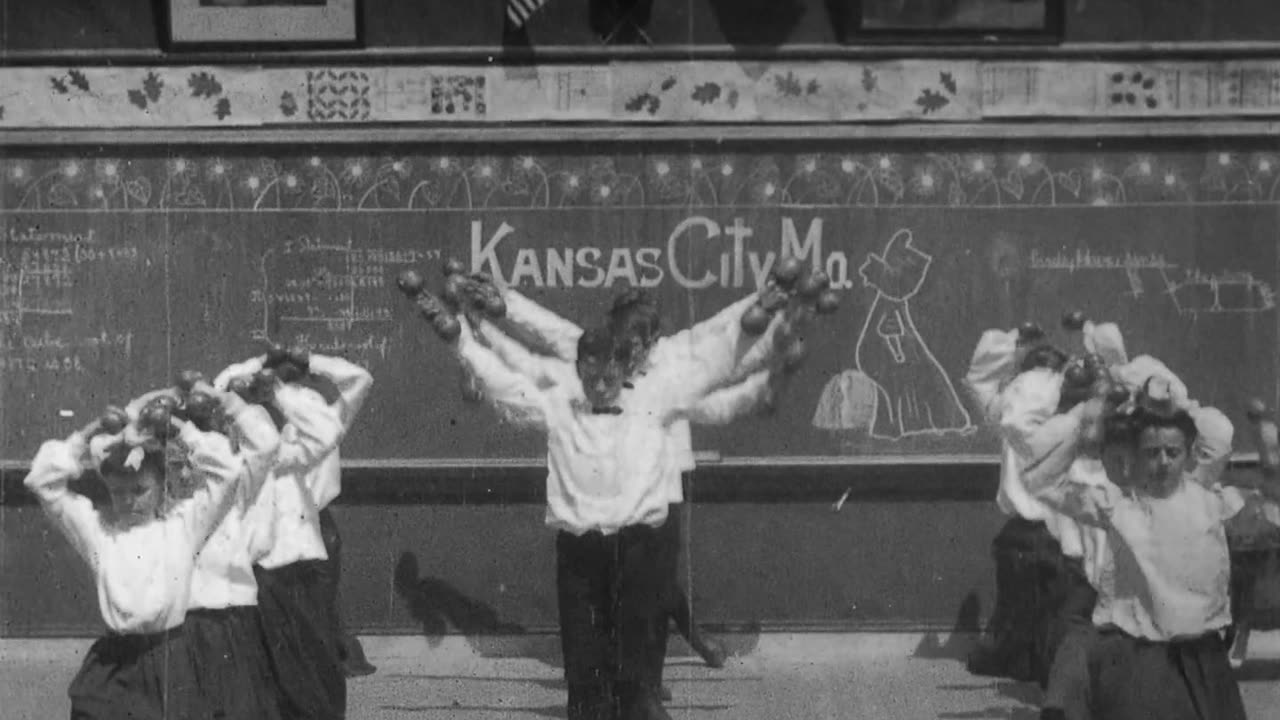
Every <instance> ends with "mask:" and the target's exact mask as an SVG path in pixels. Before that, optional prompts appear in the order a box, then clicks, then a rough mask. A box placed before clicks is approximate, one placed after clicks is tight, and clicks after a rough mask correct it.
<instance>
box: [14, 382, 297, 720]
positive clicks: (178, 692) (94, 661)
mask: <svg viewBox="0 0 1280 720" xmlns="http://www.w3.org/2000/svg"><path fill="white" fill-rule="evenodd" d="M208 392H209V393H210V394H211V395H212V396H213V397H215V398H216V399H217V401H218V402H219V403H220V404H221V405H222V407H223V408H224V409H225V412H226V413H227V415H229V416H230V418H231V422H232V424H233V426H234V428H235V432H236V433H237V434H240V435H244V436H246V437H247V436H249V435H252V437H253V438H254V440H252V441H251V442H250V443H248V444H246V445H245V446H242V448H241V452H240V453H237V452H235V451H233V449H232V446H231V443H230V441H229V440H228V439H227V437H226V436H224V435H222V434H219V433H217V432H206V431H202V430H200V429H199V428H197V427H196V425H195V424H194V423H192V422H188V421H186V420H181V419H179V418H177V417H175V416H174V415H172V414H171V412H170V411H171V410H172V408H173V407H175V406H176V405H177V401H176V400H172V399H171V400H170V401H168V404H167V405H165V404H164V403H163V402H160V403H155V404H153V403H151V401H152V400H156V399H157V398H160V397H170V398H172V395H173V391H170V390H166V391H158V392H156V393H151V394H149V395H148V396H144V398H143V399H140V401H139V402H135V403H134V404H133V405H132V406H131V408H132V409H133V410H134V412H133V413H132V414H129V415H127V416H125V417H122V418H117V419H113V420H110V421H109V422H110V423H114V424H119V425H124V427H123V431H119V432H114V433H104V432H103V431H104V429H105V428H104V424H103V423H102V422H96V423H93V424H91V425H90V426H88V427H86V428H85V429H84V430H82V431H80V432H77V433H73V434H72V435H71V436H70V437H68V438H67V439H66V440H61V441H59V440H51V441H48V442H46V443H44V445H43V446H41V448H40V451H39V453H37V455H36V457H35V460H34V461H33V463H32V466H31V470H30V472H29V473H28V474H27V477H26V481H25V484H26V486H27V488H28V489H30V490H31V491H32V492H33V493H34V494H35V495H36V497H37V498H39V500H40V504H41V506H42V507H43V508H44V511H45V514H46V515H47V516H48V517H49V519H50V520H51V521H52V522H53V523H54V525H55V526H56V527H57V528H58V530H59V531H61V532H62V534H63V535H65V536H66V537H67V539H68V540H70V541H71V544H72V546H73V547H74V548H75V550H76V552H77V553H78V554H79V555H80V557H81V558H82V559H83V560H84V561H85V563H86V564H87V565H88V566H89V570H90V572H91V573H92V574H93V578H94V583H95V585H96V587H97V593H98V607H99V610H100V611H101V613H102V619H103V621H104V622H105V623H106V625H107V628H108V633H107V635H105V636H104V637H102V638H101V639H99V640H98V641H97V642H95V643H94V644H93V646H92V647H91V648H90V649H89V653H88V655H87V656H86V657H85V660H84V663H83V664H82V666H81V668H80V671H79V673H77V675H76V677H75V679H74V680H73V681H72V683H71V687H70V689H69V690H68V694H69V695H70V697H71V717H72V718H75V719H82V720H115V719H117V718H118V719H120V720H125V719H128V720H169V719H171V718H213V717H215V716H216V715H215V714H214V713H215V711H216V710H217V708H216V707H210V706H209V700H210V698H209V696H208V694H207V692H206V688H205V687H204V683H205V681H206V675H205V674H206V672H207V668H206V665H207V664H208V658H207V657H205V655H204V653H203V652H202V649H201V648H199V647H197V643H196V642H195V640H194V638H193V637H192V636H191V634H190V633H188V632H186V631H185V630H184V621H185V617H186V614H187V611H188V609H189V600H190V595H191V586H192V577H193V574H194V565H195V558H196V556H197V554H198V553H199V552H200V551H201V549H202V548H204V546H205V543H206V541H207V540H208V538H209V536H210V534H212V533H213V532H214V530H215V529H216V528H217V527H218V525H219V524H220V523H221V522H222V521H223V518H225V517H226V515H227V513H228V512H229V511H230V510H231V509H232V507H233V506H234V505H235V500H236V493H237V487H238V483H239V482H241V481H243V480H244V479H246V478H249V477H250V476H251V475H252V472H246V464H247V463H246V460H249V463H248V464H250V465H252V464H257V463H261V462H266V461H267V460H268V459H269V458H270V456H271V455H273V454H274V452H275V451H276V449H277V444H278V437H277V436H276V435H275V433H274V432H273V431H272V429H271V428H270V426H269V425H267V426H264V425H263V424H262V417H261V414H260V413H258V412H256V411H254V410H253V409H251V408H250V407H249V406H247V405H246V404H245V403H244V402H243V401H241V400H240V399H239V398H237V397H235V396H234V395H230V394H228V393H220V392H216V391H213V390H211V389H209V390H208ZM157 408H158V409H157ZM139 409H141V412H139ZM125 422H127V425H125ZM109 429H110V430H117V431H118V430H120V428H118V427H112V428H109ZM86 456H89V457H91V458H92V460H91V463H90V464H91V465H92V466H95V467H96V469H97V470H98V473H99V475H100V476H101V477H102V480H103V482H104V483H105V485H106V486H107V490H108V491H109V494H110V498H111V503H110V506H109V507H108V508H106V509H105V510H99V509H97V508H95V507H94V506H93V503H92V502H91V501H90V500H89V499H88V498H87V497H84V496H83V495H80V494H78V493H76V492H74V491H72V490H71V489H70V488H69V487H68V483H69V482H70V481H71V480H73V479H75V478H77V477H78V476H79V475H80V474H81V472H82V471H83V469H84V465H85V461H86ZM179 479H180V480H181V481H182V482H181V485H182V487H183V488H184V490H183V491H182V492H180V493H175V494H170V492H169V488H170V486H171V485H173V484H175V482H174V481H177V480H179Z"/></svg>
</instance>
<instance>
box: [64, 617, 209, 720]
mask: <svg viewBox="0 0 1280 720" xmlns="http://www.w3.org/2000/svg"><path fill="white" fill-rule="evenodd" d="M201 675H202V669H201V667H200V661H199V654H198V653H197V652H196V650H195V647H194V646H193V644H192V642H191V638H190V636H189V635H188V634H187V633H186V632H185V631H184V628H183V627H182V626H179V627H176V628H174V629H172V630H168V631H165V632H161V633H153V634H149V635H107V636H106V637H103V638H101V639H99V640H98V641H97V642H95V643H94V644H93V645H92V646H91V647H90V648H89V653H88V654H87V655H86V656H85V658H84V663H82V664H81V666H80V672H79V673H77V674H76V677H75V679H74V680H72V681H71V687H70V688H69V689H68V690H67V695H68V696H70V698H71V720H212V718H213V717H214V716H213V714H212V712H210V710H209V709H208V708H206V707H204V706H203V704H202V702H201V695H202V693H201V686H202V680H201Z"/></svg>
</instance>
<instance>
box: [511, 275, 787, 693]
mask: <svg viewBox="0 0 1280 720" xmlns="http://www.w3.org/2000/svg"><path fill="white" fill-rule="evenodd" d="M501 294H502V295H501V296H502V299H503V301H504V304H505V306H506V309H507V311H506V313H505V315H504V317H503V318H502V319H501V320H500V321H497V322H495V324H496V325H499V326H503V327H504V328H507V329H508V333H509V334H510V335H513V336H515V337H519V338H522V339H523V340H524V341H525V342H528V343H530V344H531V345H533V346H534V348H543V349H544V350H545V351H546V352H547V353H549V354H537V353H536V351H535V350H533V349H529V348H524V347H516V348H514V349H513V348H512V347H511V343H510V342H508V341H507V340H506V339H505V338H496V339H494V338H493V336H492V335H490V336H489V337H490V338H491V339H492V340H493V341H492V342H491V345H492V347H493V348H494V350H495V351H496V352H498V353H499V354H500V355H501V356H502V357H503V359H504V360H505V361H506V362H507V365H508V366H509V367H510V368H511V369H513V370H514V371H516V372H522V373H524V374H526V375H527V376H529V377H531V378H532V379H534V380H536V381H538V382H541V383H544V384H546V383H554V382H559V381H560V380H557V379H556V378H560V379H561V380H562V379H564V378H565V377H566V376H569V377H571V376H572V375H573V373H574V372H575V371H574V367H573V364H574V362H575V360H576V354H577V347H576V343H577V341H578V338H579V337H580V336H581V334H582V330H581V329H580V328H579V327H578V326H577V325H575V324H574V323H572V322H569V321H568V320H566V319H564V318H562V317H560V316H559V315H557V314H555V313H554V312H552V311H550V310H548V309H546V308H544V307H542V306H540V305H538V304H537V303H534V302H533V301H532V300H529V299H528V298H526V297H524V296H523V295H521V294H520V293H518V292H517V291H515V290H512V289H510V288H504V289H502V290H501ZM608 324H609V327H610V332H611V333H612V334H613V336H614V338H615V341H616V343H617V344H619V345H620V347H621V350H622V351H623V358H624V361H623V368H622V372H623V375H624V376H625V377H626V378H627V380H625V381H624V382H623V392H624V393H625V392H626V391H628V390H631V389H634V383H633V382H631V380H632V379H634V378H635V377H637V376H640V375H643V374H644V370H643V366H644V364H645V361H646V359H647V357H648V354H649V352H650V350H651V349H652V347H653V345H654V343H655V342H657V340H658V338H659V337H660V336H661V315H660V312H659V309H658V305H657V302H656V300H654V299H653V298H652V297H651V296H649V295H648V293H646V292H645V291H643V290H635V289H633V290H629V291H627V292H625V293H623V294H621V295H619V296H618V297H616V298H615V300H614V303H613V306H612V307H611V308H610V311H609V316H608ZM796 325H797V326H798V325H799V323H798V322H797V323H796ZM785 375H786V373H784V372H774V371H773V370H772V369H766V370H759V371H757V372H755V373H754V374H753V375H751V376H750V377H748V378H746V379H741V378H737V379H735V380H734V382H732V383H730V384H727V385H726V386H725V387H721V388H718V389H716V390H715V391H713V392H711V393H709V394H708V395H707V396H706V397H704V398H702V399H701V400H700V401H698V403H697V404H696V405H695V406H694V407H693V408H692V409H691V411H690V412H689V414H688V415H687V416H686V417H682V418H679V419H677V420H674V421H673V422H672V423H671V424H670V426H669V442H668V445H667V451H668V452H669V454H670V458H669V462H670V466H669V467H668V469H667V470H666V472H667V474H668V476H669V478H670V481H669V487H670V498H669V502H668V514H667V520H666V522H665V523H663V526H662V537H663V547H664V550H665V552H664V554H663V562H662V565H663V568H664V571H665V574H666V575H667V576H668V578H669V587H668V592H667V594H666V596H664V606H665V607H666V608H667V612H668V614H669V615H670V616H671V618H672V619H673V620H674V621H675V623H676V627H677V629H678V630H679V631H680V633H681V635H682V636H683V637H684V638H685V640H686V641H688V643H689V645H690V647H692V648H693V650H694V651H695V652H697V653H698V654H699V655H700V656H701V657H702V658H703V660H704V661H705V662H706V663H707V664H708V665H709V666H711V667H716V668H718V667H723V665H724V661H725V650H724V647H723V645H722V644H721V643H720V642H719V641H718V640H716V639H715V638H714V637H710V636H708V635H706V634H704V633H703V632H702V631H701V629H700V628H698V626H697V625H696V624H695V623H694V622H693V616H692V608H691V606H690V603H689V599H688V596H687V595H686V594H685V592H684V590H683V588H682V587H681V584H680V578H679V553H680V549H681V546H682V536H681V525H682V522H681V513H682V512H683V509H684V487H683V479H684V474H685V473H686V472H691V471H692V470H693V469H694V467H695V463H694V456H693V446H692V440H691V434H690V427H689V426H690V422H691V421H692V422H695V423H697V424H699V425H727V424H729V423H730V422H732V421H733V420H734V419H736V418H738V417H742V416H744V415H746V414H748V413H749V412H751V411H753V410H755V409H757V408H758V407H760V406H761V405H762V404H765V403H766V402H771V401H772V400H773V399H774V398H775V397H776V396H777V394H778V392H779V387H780V383H779V380H780V379H781V378H782V377H784V376H785ZM654 653H655V657H654V658H653V662H654V663H655V664H656V667H657V670H656V672H657V674H658V675H659V676H661V670H662V666H663V664H664V662H665V657H666V641H665V630H664V632H663V637H662V638H661V639H660V640H659V641H658V642H656V643H655V646H654ZM661 694H662V697H663V699H664V700H668V699H670V693H669V691H668V690H667V689H666V687H665V686H663V687H662V689H661Z"/></svg>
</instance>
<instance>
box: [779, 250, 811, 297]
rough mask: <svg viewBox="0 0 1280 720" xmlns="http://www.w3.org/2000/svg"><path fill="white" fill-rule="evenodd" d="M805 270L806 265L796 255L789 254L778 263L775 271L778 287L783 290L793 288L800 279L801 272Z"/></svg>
mask: <svg viewBox="0 0 1280 720" xmlns="http://www.w3.org/2000/svg"><path fill="white" fill-rule="evenodd" d="M803 272H804V265H803V264H801V262H800V260H799V259H798V258H796V257H794V256H790V255H789V256H787V257H785V258H783V259H782V262H780V263H778V267H777V268H775V269H774V271H773V277H774V279H775V280H776V281H777V283H778V287H780V288H782V289H783V290H791V289H792V288H793V287H795V284H796V281H798V280H799V279H800V275H801V273H803Z"/></svg>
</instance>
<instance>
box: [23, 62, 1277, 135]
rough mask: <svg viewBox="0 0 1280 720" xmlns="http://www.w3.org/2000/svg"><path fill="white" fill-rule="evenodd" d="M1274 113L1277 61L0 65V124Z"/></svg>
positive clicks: (778, 119)
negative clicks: (519, 65)
mask: <svg viewBox="0 0 1280 720" xmlns="http://www.w3.org/2000/svg"><path fill="white" fill-rule="evenodd" d="M1237 116H1253V117H1271V116H1280V59H1276V60H1268V59H1260V60H1250V61H1242V62H1215V61H1177V62H1126V63H1115V62H1095V61H978V60H945V59H943V60H896V61H880V62H864V61H842V62H834V61H813V62H790V61H788V62H742V63H739V62H730V61H697V62H681V63H675V62H666V63H664V62H614V63H609V64H599V65H549V66H535V67H499V66H478V67H477V66H385V67H378V66H365V67H326V66H316V67H245V66H191V67H181V66H163V67H79V68H74V67H72V68H67V67H10V68H0V129H5V128H148V127H171V128H187V127H191V128H195V127H257V126H280V125H331V124H368V123H424V122H425V123H455V122H468V123H519V122H555V121H574V122H581V121H595V122H604V123H608V122H627V123H651V122H693V123H696V122H715V123H748V122H787V123H819V122H869V121H886V120H898V121H927V122H974V121H981V120H993V119H1010V118H1027V117H1046V118H1052V117H1062V118H1096V117H1108V118H1164V117H1237Z"/></svg>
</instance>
